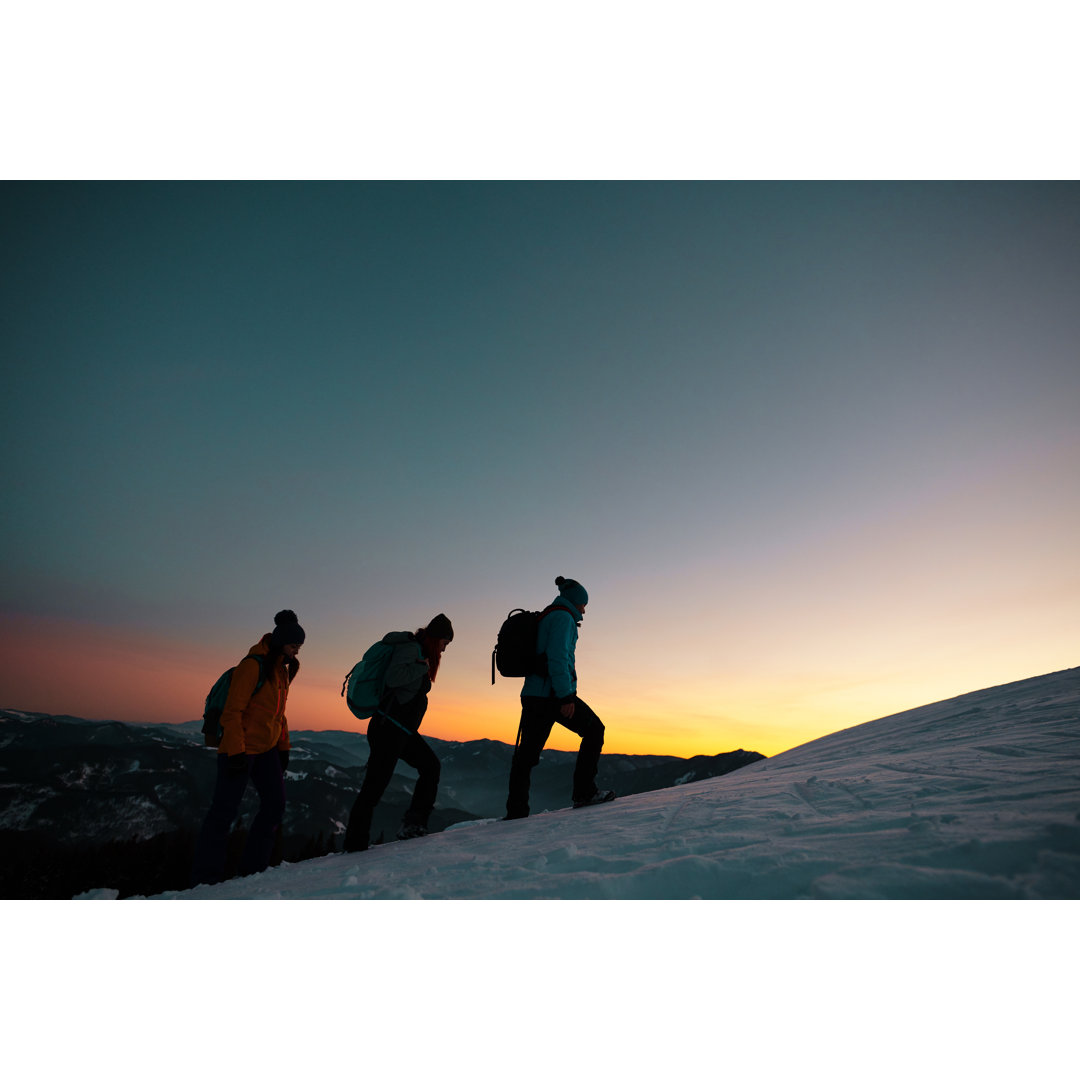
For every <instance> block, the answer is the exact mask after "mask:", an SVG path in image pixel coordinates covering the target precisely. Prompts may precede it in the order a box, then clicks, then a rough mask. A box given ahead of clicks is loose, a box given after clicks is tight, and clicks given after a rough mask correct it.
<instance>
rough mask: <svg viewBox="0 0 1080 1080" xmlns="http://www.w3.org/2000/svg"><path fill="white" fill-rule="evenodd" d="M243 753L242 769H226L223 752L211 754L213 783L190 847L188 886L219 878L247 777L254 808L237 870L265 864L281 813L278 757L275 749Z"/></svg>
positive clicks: (248, 870) (255, 868) (252, 871)
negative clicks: (255, 795) (245, 762)
mask: <svg viewBox="0 0 1080 1080" xmlns="http://www.w3.org/2000/svg"><path fill="white" fill-rule="evenodd" d="M245 756H246V757H247V760H248V770H247V772H242V773H234V772H232V771H231V770H230V768H229V758H228V756H227V755H226V754H218V756H217V784H216V786H215V787H214V798H213V800H212V801H211V803H210V811H209V813H208V814H207V815H206V820H205V821H204V822H203V827H202V831H201V832H200V833H199V840H198V844H197V845H196V848H195V865H194V867H193V869H192V875H191V877H192V884H193V885H199V884H203V883H205V884H208V885H213V884H215V883H216V882H219V881H222V880H223V879H224V877H225V852H226V848H227V846H228V842H229V830H230V829H231V828H232V824H233V822H234V821H235V820H236V815H237V814H238V813H239V811H240V803H241V801H242V800H243V798H244V791H245V789H246V788H247V783H248V780H249V779H250V780H251V781H252V783H253V784H254V785H255V790H256V791H257V792H258V794H259V812H258V813H257V814H256V815H255V820H254V821H253V822H252V823H251V828H250V829H249V830H248V835H247V843H246V844H245V845H244V854H243V856H242V858H241V860H240V873H241V874H257V873H259V871H261V870H265V869H266V868H267V866H268V865H269V864H270V854H271V852H272V851H273V850H274V838H275V837H276V836H277V831H278V829H279V828H280V827H281V819H282V818H283V817H284V816H285V777H284V776H283V775H282V772H281V757H280V755H279V754H278V751H277V749H276V748H275V749H273V750H267V751H266V753H264V754H247V755H245Z"/></svg>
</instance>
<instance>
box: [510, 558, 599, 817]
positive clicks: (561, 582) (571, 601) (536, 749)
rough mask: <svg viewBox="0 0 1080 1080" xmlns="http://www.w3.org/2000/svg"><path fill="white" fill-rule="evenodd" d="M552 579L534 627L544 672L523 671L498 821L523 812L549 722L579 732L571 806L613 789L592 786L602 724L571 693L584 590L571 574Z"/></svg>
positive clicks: (596, 800)
mask: <svg viewBox="0 0 1080 1080" xmlns="http://www.w3.org/2000/svg"><path fill="white" fill-rule="evenodd" d="M555 584H556V586H558V589H559V595H558V596H557V597H556V598H555V600H554V601H553V602H552V603H551V605H550V606H549V608H547V609H545V611H544V612H543V613H542V617H541V619H540V622H539V624H538V626H537V630H536V651H537V654H538V656H541V657H543V658H544V662H545V663H546V668H544V666H543V664H542V665H540V667H541V669H542V670H543V671H546V673H542V674H533V675H527V676H526V677H525V682H524V685H523V686H522V688H521V724H520V726H519V727H518V741H517V745H516V746H515V747H514V756H513V758H512V759H511V762H510V791H509V794H508V796H507V799H506V817H505V818H504V819H503V820H504V821H512V820H513V819H514V818H523V817H528V816H529V774H530V773H531V772H532V770H533V768H534V767H535V766H536V765H537V763H538V762H539V761H540V752H541V751H542V750H543V749H544V743H546V742H547V739H548V736H549V735H550V734H551V728H552V725H553V724H562V726H563V727H565V728H569V729H570V730H571V731H572V732H574V733H575V734H576V735H580V736H581V746H580V748H579V749H578V756H577V764H576V765H575V766H574V786H573V791H572V796H573V802H574V806H575V807H582V806H592V805H594V804H595V803H603V802H608V801H609V800H611V799H614V798H615V792H613V791H599V790H597V787H596V770H597V767H598V765H599V762H600V751H601V750H602V749H603V748H604V725H603V724H602V723H601V722H600V717H598V716H597V715H596V713H594V712H593V711H592V709H590V708H589V706H588V705H586V704H585V702H584V701H582V700H581V698H579V697H578V696H577V671H576V669H575V667H574V650H575V648H576V646H577V639H578V627H579V626H580V625H581V620H582V619H583V618H584V616H585V605H586V604H587V603H588V602H589V594H588V593H587V592H586V591H585V587H584V586H583V585H581V584H580V583H579V582H577V581H574V579H573V578H564V577H557V578H556V579H555Z"/></svg>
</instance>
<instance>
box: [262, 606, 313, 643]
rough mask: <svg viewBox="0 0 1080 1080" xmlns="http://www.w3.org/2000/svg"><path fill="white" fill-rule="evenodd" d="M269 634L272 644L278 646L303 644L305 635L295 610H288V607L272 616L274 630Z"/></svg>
mask: <svg viewBox="0 0 1080 1080" xmlns="http://www.w3.org/2000/svg"><path fill="white" fill-rule="evenodd" d="M270 636H271V638H273V641H274V644H275V645H279V646H281V645H303V644H304V638H305V637H307V635H306V634H305V633H304V628H303V627H302V626H301V625H300V620H299V619H298V618H297V617H296V612H295V611H289V609H288V608H286V609H285V610H284V611H279V612H278V613H277V614H276V615H275V616H274V632H273V633H272V634H271V635H270Z"/></svg>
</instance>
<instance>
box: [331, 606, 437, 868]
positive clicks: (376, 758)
mask: <svg viewBox="0 0 1080 1080" xmlns="http://www.w3.org/2000/svg"><path fill="white" fill-rule="evenodd" d="M453 640H454V628H453V627H452V626H451V625H450V620H449V619H448V618H447V617H446V616H445V615H443V614H441V613H440V614H439V615H436V616H435V618H434V619H432V620H431V622H429V623H428V624H427V626H425V627H424V628H423V629H421V630H417V631H416V632H415V633H409V632H408V631H406V630H399V631H394V632H393V633H390V634H387V635H386V637H384V638H383V641H385V642H388V643H390V644H393V645H394V652H393V653H392V655H391V656H390V659H389V662H388V664H387V668H386V675H385V677H384V679H383V685H382V692H381V694H380V697H379V706H378V708H377V709H376V710H375V712H374V714H373V715H372V717H371V720H370V721H369V722H368V729H367V737H368V748H369V753H368V762H367V771H366V772H365V773H364V782H363V784H361V786H360V793H359V794H358V795H357V796H356V800H355V802H354V803H353V806H352V810H351V811H350V813H349V825H348V828H347V829H346V830H345V850H346V851H366V850H367V848H368V845H369V844H370V843H371V818H372V815H373V814H374V812H375V807H376V806H377V805H378V803H379V800H380V799H381V798H382V797H383V793H384V792H385V791H386V788H387V785H388V784H389V783H390V778H391V777H392V776H393V775H394V767H395V766H396V765H397V763H398V761H399V760H401V761H404V762H405V764H406V765H409V766H410V767H411V768H414V769H416V771H417V772H418V773H419V776H418V777H417V780H416V788H415V789H414V790H413V796H412V801H411V802H410V804H409V808H408V810H406V811H405V814H404V816H403V817H402V821H401V828H400V829H399V830H398V834H397V839H398V840H411V839H412V838H413V837H417V836H426V835H427V826H428V818H429V817H430V816H431V811H432V808H433V807H434V805H435V794H436V792H437V791H438V788H439V772H440V768H441V767H440V765H439V759H438V758H437V757H436V756H435V752H434V750H432V749H431V747H430V746H429V745H428V744H427V742H426V741H425V740H424V738H423V736H421V735H420V733H419V729H420V721H421V720H423V719H424V713H425V712H426V711H427V704H428V700H427V696H428V692H429V691H430V690H431V684H432V683H433V682H434V681H435V677H436V676H437V675H438V673H439V663H440V660H441V659H442V654H443V652H444V651H445V649H446V646H447V645H449V644H450V642H451V641H453Z"/></svg>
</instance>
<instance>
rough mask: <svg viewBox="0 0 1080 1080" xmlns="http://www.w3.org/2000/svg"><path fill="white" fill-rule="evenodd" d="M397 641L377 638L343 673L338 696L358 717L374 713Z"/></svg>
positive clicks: (363, 718)
mask: <svg viewBox="0 0 1080 1080" xmlns="http://www.w3.org/2000/svg"><path fill="white" fill-rule="evenodd" d="M399 644H400V642H397V641H385V640H382V641H376V642H375V644H374V645H372V646H371V647H370V648H369V649H368V650H367V652H365V653H364V655H363V656H362V657H361V658H360V660H359V661H357V663H355V664H354V665H353V668H352V671H350V672H349V674H348V675H346V676H345V681H344V682H343V683H342V684H341V696H342V697H343V698H345V704H346V705H348V706H349V711H350V712H351V713H352V714H353V716H355V717H356V718H357V719H358V720H366V719H367V718H368V717H369V716H373V715H374V714H375V710H376V709H377V708H378V707H379V702H380V701H381V700H382V693H383V680H384V679H385V678H386V669H387V668H388V667H389V666H390V657H391V656H392V655H393V654H394V649H395V648H396V647H397V646H398V645H399ZM346 691H348V696H347V697H346Z"/></svg>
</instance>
